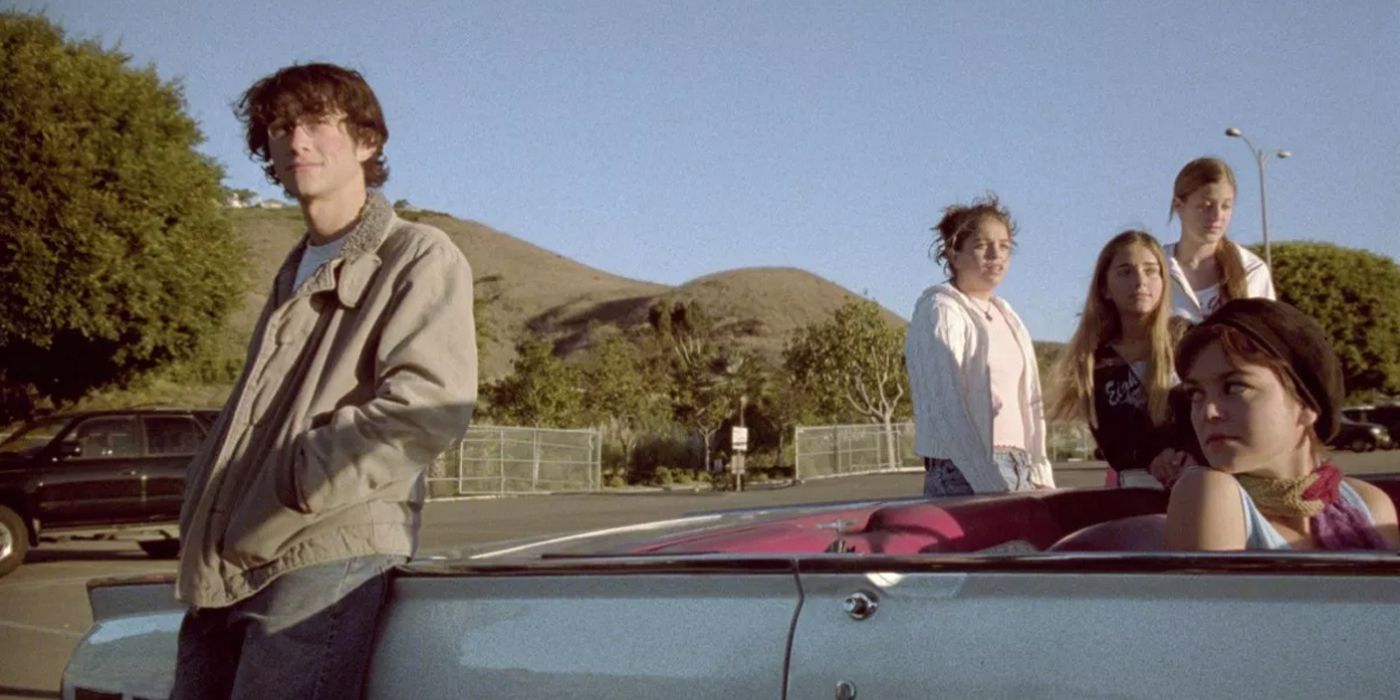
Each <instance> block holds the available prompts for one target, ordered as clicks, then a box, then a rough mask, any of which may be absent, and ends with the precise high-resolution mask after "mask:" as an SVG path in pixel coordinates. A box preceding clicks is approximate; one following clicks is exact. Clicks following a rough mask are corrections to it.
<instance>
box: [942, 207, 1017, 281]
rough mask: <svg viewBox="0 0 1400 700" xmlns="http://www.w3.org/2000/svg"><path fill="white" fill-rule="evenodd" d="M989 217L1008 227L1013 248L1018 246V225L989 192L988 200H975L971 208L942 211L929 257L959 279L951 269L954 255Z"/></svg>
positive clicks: (954, 208)
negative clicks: (978, 225)
mask: <svg viewBox="0 0 1400 700" xmlns="http://www.w3.org/2000/svg"><path fill="white" fill-rule="evenodd" d="M988 217H990V218H993V219H996V220H997V221H1000V222H1001V223H1002V225H1004V226H1006V230H1007V231H1008V232H1009V233H1010V234H1011V239H1012V240H1011V244H1012V246H1015V245H1016V222H1015V221H1012V220H1011V212H1009V211H1007V210H1006V207H1004V206H1002V204H1001V200H999V199H997V196H996V194H994V193H991V192H988V193H987V194H986V196H983V197H979V198H977V199H974V200H972V202H971V203H970V204H966V205H964V204H954V205H951V206H949V207H948V208H946V209H944V210H943V218H942V219H940V220H939V221H938V223H937V224H934V226H933V228H932V229H930V230H931V231H933V232H934V233H935V234H937V235H936V236H934V238H933V243H932V244H931V245H930V246H929V257H932V258H933V259H934V260H935V261H937V262H938V264H939V265H942V266H943V271H944V272H947V273H948V274H949V275H952V276H956V275H955V274H954V270H953V266H952V260H951V256H952V254H953V253H956V252H958V251H959V250H961V249H962V245H963V242H964V241H966V240H967V237H968V236H969V235H971V234H972V233H973V232H975V231H976V230H977V224H979V223H981V221H982V219H984V218H988Z"/></svg>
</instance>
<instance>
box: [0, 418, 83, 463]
mask: <svg viewBox="0 0 1400 700" xmlns="http://www.w3.org/2000/svg"><path fill="white" fill-rule="evenodd" d="M67 424H68V417H67V416H53V417H51V418H44V419H41V420H37V421H34V422H32V423H30V424H28V425H26V426H24V427H23V428H20V430H19V432H16V433H15V434H14V435H11V436H10V437H8V438H6V439H5V442H3V443H0V454H18V455H24V456H26V457H27V456H30V455H33V454H36V453H37V452H39V450H42V449H44V447H45V446H47V445H48V444H49V443H51V442H53V439H54V438H55V437H57V436H58V434H59V432H61V431H62V430H63V426H65V425H67Z"/></svg>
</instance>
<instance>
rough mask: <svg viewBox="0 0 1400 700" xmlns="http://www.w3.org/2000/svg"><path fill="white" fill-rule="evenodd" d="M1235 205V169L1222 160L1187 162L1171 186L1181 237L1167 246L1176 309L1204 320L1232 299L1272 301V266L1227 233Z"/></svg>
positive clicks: (1193, 320)
mask: <svg viewBox="0 0 1400 700" xmlns="http://www.w3.org/2000/svg"><path fill="white" fill-rule="evenodd" d="M1234 208H1235V173H1234V171H1232V170H1230V166H1229V165H1226V164H1225V161H1223V160H1220V159H1219V158H1197V159H1196V160H1193V161H1191V162H1190V163H1187V164H1186V167H1184V168H1182V169H1181V172H1179V173H1177V175H1176V182H1175V183H1173V185H1172V208H1171V212H1170V213H1169V214H1168V215H1167V218H1168V220H1170V219H1171V217H1172V216H1173V215H1174V216H1176V217H1177V218H1178V219H1180V220H1181V239H1180V240H1179V241H1177V242H1176V243H1173V244H1171V245H1169V246H1167V247H1166V254H1167V264H1168V266H1169V267H1168V272H1169V274H1170V277H1171V281H1172V285H1171V288H1172V312H1173V313H1175V314H1176V315H1178V316H1181V317H1182V318H1185V319H1186V320H1188V321H1190V322H1191V323H1199V322H1200V321H1201V319H1203V318H1205V317H1207V316H1209V315H1210V314H1211V312H1213V311H1215V310H1216V309H1218V308H1220V307H1221V306H1222V305H1224V303H1225V302H1227V301H1229V300H1231V299H1245V298H1251V297H1258V298H1264V299H1273V298H1275V296H1274V282H1273V278H1272V277H1271V276H1270V275H1269V266H1268V265H1265V264H1264V261H1263V260H1260V259H1259V256H1257V255H1255V254H1254V253H1251V252H1249V251H1248V250H1245V249H1244V248H1242V247H1240V246H1238V245H1236V244H1235V242H1234V241H1232V240H1230V239H1229V238H1226V237H1225V234H1226V233H1227V232H1228V231H1229V230H1230V216H1231V214H1232V213H1233V212H1234Z"/></svg>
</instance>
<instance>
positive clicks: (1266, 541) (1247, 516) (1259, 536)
mask: <svg viewBox="0 0 1400 700" xmlns="http://www.w3.org/2000/svg"><path fill="white" fill-rule="evenodd" d="M1235 486H1236V488H1238V489H1239V490H1240V505H1241V506H1243V507H1244V548H1245V549H1246V550H1250V549H1293V546H1292V545H1290V544H1288V543H1287V542H1285V541H1284V539H1283V535H1280V534H1278V530H1275V529H1274V526H1273V523H1270V522H1269V519H1268V518H1266V517H1264V513H1263V511H1261V510H1259V507H1258V506H1256V505H1254V499H1252V498H1250V497H1249V493H1248V492H1247V491H1245V490H1244V487H1243V486H1240V485H1239V482H1235ZM1337 495H1338V496H1341V497H1342V499H1343V500H1345V501H1346V502H1347V503H1349V504H1351V505H1352V506H1353V507H1355V508H1356V509H1357V510H1359V511H1361V512H1362V513H1365V514H1366V522H1369V523H1370V524H1372V525H1375V524H1376V519H1375V518H1373V517H1371V509H1370V508H1367V507H1366V501H1365V500H1363V499H1362V498H1361V494H1359V493H1357V492H1356V489H1354V488H1352V487H1351V484H1348V483H1347V482H1345V481H1343V482H1342V483H1341V485H1340V486H1338V489H1337Z"/></svg>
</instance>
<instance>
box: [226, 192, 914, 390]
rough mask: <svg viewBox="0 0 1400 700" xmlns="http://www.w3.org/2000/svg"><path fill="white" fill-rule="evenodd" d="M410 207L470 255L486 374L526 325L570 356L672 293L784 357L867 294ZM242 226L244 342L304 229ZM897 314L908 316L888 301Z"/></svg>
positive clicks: (293, 218) (237, 215)
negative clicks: (612, 266)
mask: <svg viewBox="0 0 1400 700" xmlns="http://www.w3.org/2000/svg"><path fill="white" fill-rule="evenodd" d="M399 213H400V215H401V216H405V217H407V218H412V219H414V220H418V221H422V222H424V223H427V224H431V225H433V226H436V227H438V228H440V229H442V230H443V231H444V232H446V233H447V235H448V236H449V237H450V238H451V239H452V241H453V242H454V243H456V244H457V247H458V248H460V249H461V250H462V252H463V253H464V254H466V256H467V259H468V260H470V261H471V265H472V271H473V273H474V275H475V277H476V295H477V298H478V299H480V300H482V301H483V302H484V304H485V306H484V314H483V315H484V316H485V318H486V319H487V321H488V323H489V324H490V326H491V329H492V335H493V337H492V338H490V339H489V340H488V341H487V342H486V347H484V348H483V350H484V351H485V362H484V363H483V364H482V368H481V378H482V381H483V382H484V381H488V380H490V379H494V378H497V377H501V376H504V375H506V374H509V373H510V369H511V361H512V360H513V359H514V355H515V350H514V347H515V344H516V342H517V341H518V340H520V339H521V338H522V337H524V336H525V335H527V334H529V335H535V336H537V337H541V338H545V339H548V340H551V341H552V342H554V344H555V347H556V348H557V349H558V350H559V351H560V353H561V354H563V355H565V356H566V357H567V356H568V355H570V354H572V353H573V352H575V351H577V350H579V349H582V348H583V347H585V346H586V343H587V342H588V329H589V327H590V326H591V325H593V324H599V325H602V326H613V327H616V328H619V329H624V330H626V329H630V328H633V327H636V326H641V325H645V324H646V323H647V311H648V309H650V308H651V306H652V304H654V303H656V302H657V301H660V300H663V299H678V300H686V301H696V302H699V303H700V304H701V305H702V306H703V307H704V308H705V310H706V311H707V312H709V314H710V315H711V316H713V317H715V318H716V319H718V320H719V322H720V325H719V330H721V331H722V332H724V333H725V334H726V335H729V336H732V337H733V338H734V339H735V342H736V344H738V345H739V346H740V347H744V348H748V349H752V350H755V351H757V352H759V353H762V354H764V355H767V356H769V357H771V358H774V359H775V360H776V359H777V357H778V355H779V353H781V352H782V348H783V344H784V343H785V342H787V339H788V337H789V336H790V335H791V334H792V332H793V331H794V330H796V329H798V328H802V327H804V326H806V325H808V324H810V323H813V322H817V321H825V320H827V319H828V318H830V316H831V314H832V313H833V312H835V311H836V309H837V308H839V307H840V306H841V305H842V304H843V303H845V302H846V301H847V300H849V299H858V298H860V296H859V295H858V294H856V293H854V292H852V291H850V290H849V289H846V288H844V287H842V286H840V285H838V284H836V283H834V282H832V281H830V280H827V279H824V278H822V277H820V276H817V275H815V274H812V273H811V272H807V271H806V270H800V269H797V268H792V267H754V268H741V269H736V270H725V271H722V272H716V273H713V274H709V275H705V276H703V277H699V278H697V279H694V280H691V281H689V282H686V283H685V284H682V285H680V286H675V287H672V286H668V285H664V284H657V283H655V282H645V281H642V280H634V279H628V278H626V277H619V276H617V275H614V274H612V273H609V272H604V271H603V270H599V269H596V268H593V267H589V266H587V265H584V264H582V263H580V262H577V261H574V260H571V259H569V258H566V257H564V256H562V255H559V254H558V253H554V252H552V251H549V250H545V249H544V248H541V247H539V246H536V245H533V244H531V243H527V242H525V241H523V240H520V239H519V238H516V237H514V236H511V235H509V234H505V233H501V232H500V231H496V230H495V229H492V228H490V227H489V226H486V225H483V224H480V223H477V222H475V221H463V220H460V219H457V218H454V217H452V216H448V215H446V214H441V213H436V212H429V211H426V210H411V209H403V208H401V209H400V211H399ZM232 220H233V223H234V229H235V230H236V231H237V233H238V234H239V235H241V236H243V237H244V239H245V240H246V241H247V243H248V250H249V275H250V276H249V287H248V289H249V292H248V294H247V298H246V299H245V300H244V304H243V308H242V309H240V310H239V311H238V312H236V313H235V314H234V315H233V316H232V318H231V319H230V324H231V326H232V327H231V328H230V329H229V330H230V331H231V335H232V336H233V337H235V338H241V339H243V341H244V342H246V339H247V337H248V335H249V334H250V333H251V332H252V326H253V323H254V322H255V321H256V319H257V314H258V311H259V310H260V309H261V307H262V304H263V302H264V301H265V300H266V298H267V296H266V295H267V291H268V286H269V285H270V284H271V280H272V275H273V274H275V273H276V271H277V267H278V265H280V264H281V262H282V259H283V258H284V257H286V255H287V253H288V251H290V250H291V248H292V246H293V245H294V244H295V243H296V242H297V240H298V239H299V237H300V236H301V234H302V231H303V224H302V219H301V217H300V216H297V215H296V210H295V209H294V208H288V209H283V210H280V211H276V210H259V209H258V208H242V209H241V210H240V211H237V212H234V213H233V216H232ZM885 315H886V317H887V318H888V319H889V321H890V322H891V323H894V324H896V325H899V326H904V325H905V321H904V320H903V319H902V318H900V317H899V316H898V315H897V314H895V313H893V312H891V311H889V310H888V309H886V310H885Z"/></svg>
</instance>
